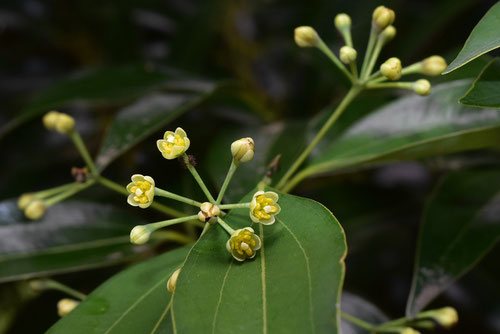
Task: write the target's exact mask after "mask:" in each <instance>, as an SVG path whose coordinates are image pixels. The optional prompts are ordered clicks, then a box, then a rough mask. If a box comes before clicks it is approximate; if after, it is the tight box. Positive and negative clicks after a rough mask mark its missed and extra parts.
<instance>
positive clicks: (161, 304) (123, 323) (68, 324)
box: [47, 247, 199, 334]
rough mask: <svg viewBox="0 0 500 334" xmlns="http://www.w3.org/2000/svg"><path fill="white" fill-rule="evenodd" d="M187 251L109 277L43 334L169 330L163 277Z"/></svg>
mask: <svg viewBox="0 0 500 334" xmlns="http://www.w3.org/2000/svg"><path fill="white" fill-rule="evenodd" d="M188 251H189V248H187V247H183V248H179V249H176V250H173V251H169V252H167V253H165V254H162V255H160V256H157V257H155V258H153V259H151V260H149V261H146V262H144V263H141V264H138V265H136V266H133V267H131V268H129V269H127V270H125V271H123V272H121V273H119V274H118V275H116V276H114V277H112V278H111V279H109V280H108V281H107V282H105V283H104V284H102V285H101V286H100V287H98V288H97V289H96V290H95V291H94V292H92V293H91V294H90V295H89V296H88V297H87V298H86V299H85V301H83V302H82V303H81V304H80V305H79V306H78V307H77V308H76V309H75V310H73V311H72V312H71V313H70V314H69V315H67V316H66V317H64V318H62V319H61V320H60V321H58V322H57V323H56V324H55V325H54V326H52V327H51V328H50V329H49V330H48V332H47V333H50V334H57V333H61V334H63V333H64V334H66V333H74V334H79V333H81V334H89V333H106V334H113V333H116V334H118V333H119V334H122V333H151V334H154V333H170V332H171V331H170V329H169V328H168V327H166V326H165V319H168V318H170V316H169V315H168V313H167V312H165V311H168V309H167V305H168V304H169V300H170V294H169V293H168V292H167V289H166V285H167V280H168V278H169V277H170V275H172V273H173V272H174V271H175V270H176V269H177V268H178V267H179V266H180V265H181V264H182V261H183V260H184V258H185V257H186V254H187V252H188ZM196 316H199V315H196Z"/></svg>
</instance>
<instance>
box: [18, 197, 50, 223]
mask: <svg viewBox="0 0 500 334" xmlns="http://www.w3.org/2000/svg"><path fill="white" fill-rule="evenodd" d="M45 210H47V207H46V205H45V203H44V202H42V201H41V200H38V199H35V200H33V201H31V202H30V203H29V204H28V205H27V206H26V208H25V209H24V215H25V216H26V218H28V219H31V220H38V219H40V218H41V217H42V216H43V215H44V214H45Z"/></svg>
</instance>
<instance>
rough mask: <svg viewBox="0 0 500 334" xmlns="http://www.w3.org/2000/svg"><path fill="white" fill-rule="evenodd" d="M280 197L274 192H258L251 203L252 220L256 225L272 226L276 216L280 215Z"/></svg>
mask: <svg viewBox="0 0 500 334" xmlns="http://www.w3.org/2000/svg"><path fill="white" fill-rule="evenodd" d="M278 199H279V196H278V194H277V193H275V192H272V191H266V192H264V191H257V192H256V193H255V194H254V195H253V198H252V201H251V202H250V219H252V221H253V222H254V223H261V224H264V225H271V224H273V223H274V221H275V218H274V216H275V215H277V214H278V213H280V211H281V208H280V206H279V205H278Z"/></svg>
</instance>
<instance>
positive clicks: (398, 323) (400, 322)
mask: <svg viewBox="0 0 500 334" xmlns="http://www.w3.org/2000/svg"><path fill="white" fill-rule="evenodd" d="M408 320H409V319H408V318H406V317H402V318H398V319H394V320H391V321H387V322H384V323H382V324H380V325H378V326H376V327H375V328H376V329H377V330H384V329H389V328H391V327H401V326H404V325H406V323H407V322H408Z"/></svg>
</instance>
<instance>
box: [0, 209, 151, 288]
mask: <svg viewBox="0 0 500 334" xmlns="http://www.w3.org/2000/svg"><path fill="white" fill-rule="evenodd" d="M140 223H141V220H139V219H138V218H135V217H134V216H131V215H130V214H129V213H128V212H126V211H122V210H118V209H115V208H113V207H111V206H107V205H101V204H92V203H85V202H78V201H68V202H65V203H61V204H58V205H56V206H54V207H51V208H50V209H49V210H48V211H47V213H46V215H45V217H44V218H43V219H42V220H40V221H27V220H26V218H24V217H23V214H22V212H21V211H19V209H18V208H17V206H16V202H15V201H12V200H9V201H4V202H1V203H0V239H1V240H2V242H1V243H0V267H1V268H2V270H0V282H5V281H12V280H18V279H25V278H30V277H36V276H42V275H47V274H53V273H61V272H70V271H76V270H83V269H87V268H93V267H98V266H102V265H106V264H112V263H117V262H119V261H123V260H125V259H128V258H131V257H133V256H136V255H137V253H138V252H140V251H141V247H133V246H132V245H131V244H130V242H129V237H128V235H129V233H130V229H131V227H133V226H134V225H137V224H140ZM142 250H144V249H143V248H142Z"/></svg>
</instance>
